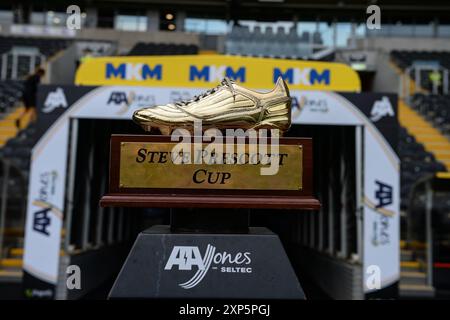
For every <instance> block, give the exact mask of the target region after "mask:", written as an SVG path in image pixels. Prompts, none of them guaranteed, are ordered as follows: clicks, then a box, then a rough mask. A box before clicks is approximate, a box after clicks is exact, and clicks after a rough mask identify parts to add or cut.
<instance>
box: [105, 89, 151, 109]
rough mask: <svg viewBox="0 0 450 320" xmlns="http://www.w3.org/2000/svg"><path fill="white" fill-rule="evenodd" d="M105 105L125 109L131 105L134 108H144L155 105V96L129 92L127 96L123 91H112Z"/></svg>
mask: <svg viewBox="0 0 450 320" xmlns="http://www.w3.org/2000/svg"><path fill="white" fill-rule="evenodd" d="M106 104H108V105H110V104H114V105H116V106H122V105H124V106H125V107H129V106H131V105H133V106H134V107H145V106H149V105H154V104H155V96H153V95H144V94H136V93H135V92H134V91H130V92H129V93H128V95H127V93H126V92H125V91H112V92H111V94H110V95H109V98H108V102H107V103H106Z"/></svg>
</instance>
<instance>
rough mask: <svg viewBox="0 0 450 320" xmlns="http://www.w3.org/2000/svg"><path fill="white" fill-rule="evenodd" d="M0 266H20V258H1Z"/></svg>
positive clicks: (9, 267) (8, 267) (10, 267)
mask: <svg viewBox="0 0 450 320" xmlns="http://www.w3.org/2000/svg"><path fill="white" fill-rule="evenodd" d="M0 268H5V269H13V268H22V259H15V258H7V259H1V260H0Z"/></svg>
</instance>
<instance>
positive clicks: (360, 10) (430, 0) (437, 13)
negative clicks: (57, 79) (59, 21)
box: [2, 0, 450, 23]
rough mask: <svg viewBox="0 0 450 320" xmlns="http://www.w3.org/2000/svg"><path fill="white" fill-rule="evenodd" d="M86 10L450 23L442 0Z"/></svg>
mask: <svg viewBox="0 0 450 320" xmlns="http://www.w3.org/2000/svg"><path fill="white" fill-rule="evenodd" d="M2 2H3V6H4V5H5V4H6V3H8V2H9V3H11V4H17V3H18V2H20V3H32V4H33V7H34V8H36V7H38V6H42V7H45V8H47V9H49V10H51V9H55V7H59V8H63V7H64V6H67V5H70V4H72V3H73V1H71V0H43V1H39V4H37V3H36V1H32V0H22V1H13V0H3V1H2ZM77 4H78V5H79V6H80V7H81V8H82V9H83V8H85V7H87V6H93V7H99V8H109V9H118V10H123V9H130V10H139V9H148V8H158V9H166V10H184V11H186V12H188V13H189V15H190V16H192V15H193V16H203V17H206V16H207V17H211V18H222V19H226V18H228V19H252V20H254V19H257V20H262V21H274V20H292V17H293V16H294V15H296V16H298V18H299V19H300V20H303V21H304V20H309V21H314V20H317V19H320V20H322V21H332V20H334V19H337V20H338V21H352V20H353V21H364V20H365V19H366V18H367V14H366V8H367V6H368V5H370V4H377V5H379V6H380V7H381V17H382V22H385V23H395V22H398V21H401V22H403V23H428V22H430V21H432V20H434V19H438V20H439V21H440V22H441V23H450V1H448V0H447V1H442V0H440V1H438V0H427V1H423V0H383V1H381V0H378V1H377V0H127V1H124V0H78V1H77Z"/></svg>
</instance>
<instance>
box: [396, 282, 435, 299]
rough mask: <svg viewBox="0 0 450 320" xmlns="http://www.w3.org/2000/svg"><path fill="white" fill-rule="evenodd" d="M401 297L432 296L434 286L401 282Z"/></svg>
mask: <svg viewBox="0 0 450 320" xmlns="http://www.w3.org/2000/svg"><path fill="white" fill-rule="evenodd" d="M399 288H400V297H411V298H412V297H415V298H431V297H434V288H433V287H431V286H427V285H413V284H400V286H399Z"/></svg>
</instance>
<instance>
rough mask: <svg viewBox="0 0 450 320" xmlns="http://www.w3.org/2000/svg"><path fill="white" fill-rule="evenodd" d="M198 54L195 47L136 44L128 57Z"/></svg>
mask: <svg viewBox="0 0 450 320" xmlns="http://www.w3.org/2000/svg"><path fill="white" fill-rule="evenodd" d="M188 54H198V47H197V46H196V45H185V44H165V43H144V42H138V43H136V45H135V46H134V47H133V48H132V49H131V50H130V52H129V53H128V55H129V56H158V55H188Z"/></svg>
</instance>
